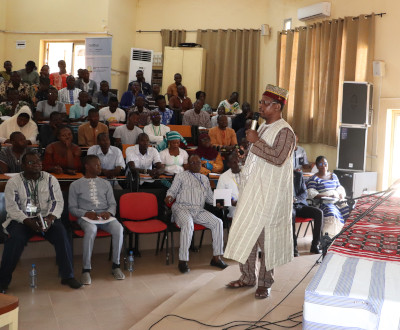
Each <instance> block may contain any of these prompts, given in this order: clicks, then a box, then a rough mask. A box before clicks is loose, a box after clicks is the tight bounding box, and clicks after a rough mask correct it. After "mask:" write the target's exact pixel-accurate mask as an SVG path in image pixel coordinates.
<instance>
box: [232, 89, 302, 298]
mask: <svg viewBox="0 0 400 330" xmlns="http://www.w3.org/2000/svg"><path fill="white" fill-rule="evenodd" d="M287 97H288V91H287V90H285V89H283V88H280V87H277V86H273V85H267V87H266V91H265V92H264V94H263V95H262V99H261V100H260V102H259V103H260V104H259V111H260V116H261V118H263V119H264V120H265V123H263V124H262V125H261V126H260V127H259V129H258V131H255V130H247V131H246V138H247V140H248V141H249V142H250V143H252V145H251V146H250V151H249V154H248V157H247V160H246V163H245V165H244V168H243V170H242V178H241V184H240V189H239V195H240V198H239V201H238V203H237V207H236V213H235V216H234V218H233V222H232V227H231V230H230V233H229V239H228V244H227V247H226V250H225V254H224V256H225V257H226V258H230V259H234V260H237V261H239V263H240V271H241V273H242V276H241V277H240V278H239V279H238V280H236V281H232V282H230V283H228V284H227V286H228V287H229V288H241V287H246V286H254V285H256V278H257V274H256V272H257V270H259V273H258V287H257V290H256V293H255V297H256V298H258V299H263V298H267V297H268V296H269V292H270V288H271V286H272V284H273V282H274V277H273V275H274V268H275V267H277V266H279V265H283V264H285V263H288V262H290V261H291V260H292V258H293V238H292V215H291V214H292V204H293V161H292V153H293V149H294V146H295V135H294V132H293V130H292V128H291V127H290V125H289V124H288V123H287V122H286V121H285V120H284V119H282V109H283V106H284V105H285V104H286V101H287ZM259 250H261V257H260V260H259V261H260V263H261V265H260V267H259V268H257V267H256V266H257V261H258V260H257V259H258V258H257V257H258V251H259Z"/></svg>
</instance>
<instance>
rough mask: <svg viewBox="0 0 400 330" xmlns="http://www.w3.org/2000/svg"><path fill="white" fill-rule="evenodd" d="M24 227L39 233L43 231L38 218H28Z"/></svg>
mask: <svg viewBox="0 0 400 330" xmlns="http://www.w3.org/2000/svg"><path fill="white" fill-rule="evenodd" d="M24 225H26V226H28V227H29V228H30V229H32V230H33V231H34V232H37V233H38V232H40V231H42V226H41V225H40V222H39V219H38V218H37V217H35V218H26V219H25V220H24Z"/></svg>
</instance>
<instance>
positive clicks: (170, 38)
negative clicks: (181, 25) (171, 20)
mask: <svg viewBox="0 0 400 330" xmlns="http://www.w3.org/2000/svg"><path fill="white" fill-rule="evenodd" d="M185 41H186V31H185V30H161V46H162V53H163V54H164V47H166V46H168V47H178V46H179V44H180V43H182V42H185Z"/></svg>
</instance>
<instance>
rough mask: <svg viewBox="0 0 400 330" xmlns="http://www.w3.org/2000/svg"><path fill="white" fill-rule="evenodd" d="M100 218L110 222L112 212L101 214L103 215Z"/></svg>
mask: <svg viewBox="0 0 400 330" xmlns="http://www.w3.org/2000/svg"><path fill="white" fill-rule="evenodd" d="M100 217H101V218H102V219H103V220H108V219H110V217H111V213H110V212H101V213H100Z"/></svg>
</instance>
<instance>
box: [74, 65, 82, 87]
mask: <svg viewBox="0 0 400 330" xmlns="http://www.w3.org/2000/svg"><path fill="white" fill-rule="evenodd" d="M82 79H83V69H78V76H77V77H76V79H75V86H76V87H78V84H79V81H81V80H82Z"/></svg>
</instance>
